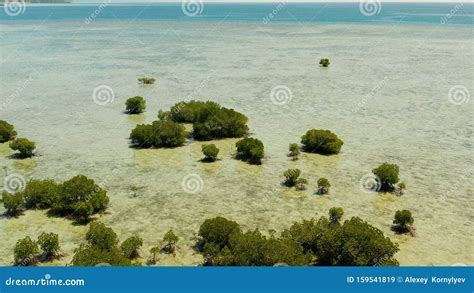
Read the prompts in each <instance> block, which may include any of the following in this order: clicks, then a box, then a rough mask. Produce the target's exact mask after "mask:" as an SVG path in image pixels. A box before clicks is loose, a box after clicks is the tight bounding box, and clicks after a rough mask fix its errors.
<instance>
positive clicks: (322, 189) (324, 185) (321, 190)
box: [316, 178, 331, 194]
mask: <svg viewBox="0 0 474 293" xmlns="http://www.w3.org/2000/svg"><path fill="white" fill-rule="evenodd" d="M329 187H331V183H329V180H327V179H326V178H319V179H318V190H317V191H316V193H317V194H327V193H329Z"/></svg>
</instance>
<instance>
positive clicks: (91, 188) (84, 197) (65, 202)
mask: <svg viewBox="0 0 474 293" xmlns="http://www.w3.org/2000/svg"><path fill="white" fill-rule="evenodd" d="M108 203H109V197H108V196H107V192H106V191H105V190H103V189H102V188H101V187H99V186H98V185H97V184H95V182H94V180H92V179H89V178H87V177H86V176H84V175H78V176H75V177H73V178H71V179H70V180H68V181H66V182H64V183H63V184H62V185H61V188H60V191H59V196H58V199H57V201H56V202H55V203H54V205H53V211H54V212H55V213H58V214H62V215H72V216H73V217H74V218H75V219H76V220H78V221H88V220H89V217H90V216H92V215H93V214H94V213H97V212H100V211H102V210H104V209H105V208H106V207H107V204H108Z"/></svg>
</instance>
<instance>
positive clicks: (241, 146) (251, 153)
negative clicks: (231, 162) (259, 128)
mask: <svg viewBox="0 0 474 293" xmlns="http://www.w3.org/2000/svg"><path fill="white" fill-rule="evenodd" d="M235 146H236V147H237V156H236V157H237V159H240V160H243V161H246V162H248V163H250V164H258V165H259V164H261V163H262V159H263V157H264V156H265V151H264V147H263V143H262V142H261V141H260V140H258V139H256V138H251V137H246V138H243V139H241V140H239V141H238V142H237V143H236V144H235Z"/></svg>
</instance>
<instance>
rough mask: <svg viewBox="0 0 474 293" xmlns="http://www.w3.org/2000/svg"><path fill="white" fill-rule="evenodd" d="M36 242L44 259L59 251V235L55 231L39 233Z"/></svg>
mask: <svg viewBox="0 0 474 293" xmlns="http://www.w3.org/2000/svg"><path fill="white" fill-rule="evenodd" d="M38 244H39V246H40V247H41V250H42V251H43V255H44V256H45V257H46V259H51V258H53V257H54V256H56V255H57V253H58V252H59V249H60V247H59V235H58V234H55V233H44V232H43V233H41V235H40V236H39V237H38Z"/></svg>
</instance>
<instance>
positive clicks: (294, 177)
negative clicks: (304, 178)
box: [283, 169, 301, 187]
mask: <svg viewBox="0 0 474 293" xmlns="http://www.w3.org/2000/svg"><path fill="white" fill-rule="evenodd" d="M300 175H301V170H300V169H288V170H286V171H285V172H284V173H283V176H285V181H284V184H285V185H286V186H288V187H292V186H295V185H296V183H297V181H298V177H300Z"/></svg>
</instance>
